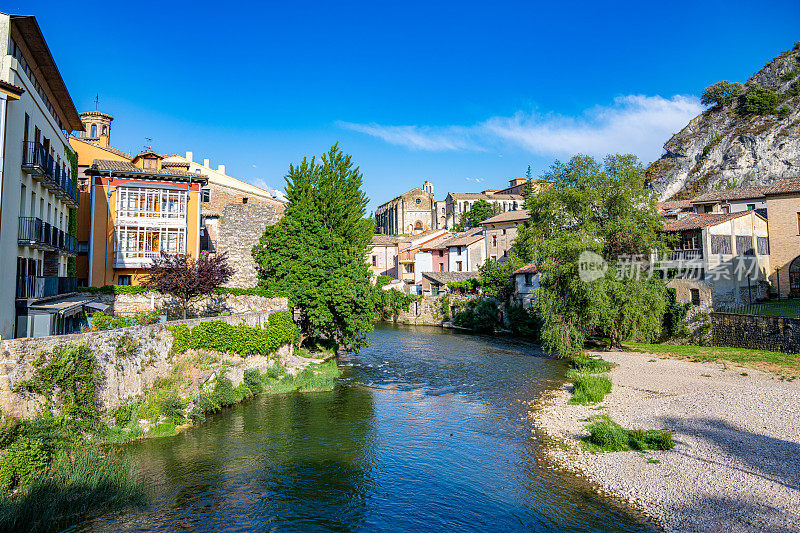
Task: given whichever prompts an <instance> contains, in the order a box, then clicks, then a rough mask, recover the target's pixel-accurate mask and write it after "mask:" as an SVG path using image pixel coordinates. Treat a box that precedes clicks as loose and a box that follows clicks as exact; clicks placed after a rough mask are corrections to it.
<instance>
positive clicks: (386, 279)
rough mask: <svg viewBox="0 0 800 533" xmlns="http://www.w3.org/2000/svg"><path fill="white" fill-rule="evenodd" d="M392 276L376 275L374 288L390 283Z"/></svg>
mask: <svg viewBox="0 0 800 533" xmlns="http://www.w3.org/2000/svg"><path fill="white" fill-rule="evenodd" d="M393 279H394V278H393V277H391V276H378V277H377V278H375V288H376V289H380V288H382V287H383V286H384V285H386V284H388V283H391V282H392V280H393Z"/></svg>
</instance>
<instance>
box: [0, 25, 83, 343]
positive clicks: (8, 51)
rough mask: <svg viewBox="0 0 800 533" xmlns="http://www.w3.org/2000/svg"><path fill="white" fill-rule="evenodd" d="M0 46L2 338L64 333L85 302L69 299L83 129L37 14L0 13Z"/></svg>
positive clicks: (0, 316)
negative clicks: (73, 148)
mask: <svg viewBox="0 0 800 533" xmlns="http://www.w3.org/2000/svg"><path fill="white" fill-rule="evenodd" d="M0 46H2V49H3V50H4V52H3V56H2V63H0V163H1V164H0V169H2V170H0V172H1V173H2V174H0V190H1V191H2V197H0V230H1V231H0V272H2V274H3V278H4V279H3V283H1V284H0V337H2V338H9V337H12V336H15V335H16V336H23V337H24V336H34V335H47V334H50V333H64V332H69V331H72V330H73V329H74V328H75V327H76V325H77V318H76V317H80V316H82V311H83V304H84V303H86V302H84V301H82V300H80V299H79V298H77V299H73V300H69V298H67V297H66V294H68V293H72V292H74V291H75V287H76V285H75V277H74V276H70V275H69V272H68V267H69V265H70V261H69V258H70V257H73V256H74V255H75V253H76V249H77V241H76V239H75V238H74V237H73V236H72V235H70V234H69V220H70V209H75V208H77V207H78V201H79V200H78V199H79V195H78V190H77V184H76V183H75V176H74V175H73V171H72V165H71V163H70V158H69V156H68V155H67V153H68V152H67V150H68V141H67V136H68V134H69V132H71V131H73V130H82V129H83V126H82V124H81V120H80V117H79V116H78V112H77V110H76V109H75V105H74V104H73V102H72V98H71V97H70V95H69V91H68V90H67V87H66V85H65V84H64V80H63V79H62V78H61V74H60V73H59V71H58V67H57V66H56V63H55V60H54V59H53V57H52V56H51V55H50V52H49V49H48V47H47V43H46V42H45V40H44V38H43V37H42V32H41V30H40V28H39V25H38V23H37V22H36V19H35V18H34V17H32V16H19V15H8V14H5V13H0ZM70 153H71V152H70ZM59 296H62V298H61V299H60V300H56V299H57V298H58V297H59Z"/></svg>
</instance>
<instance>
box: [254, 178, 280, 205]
mask: <svg viewBox="0 0 800 533" xmlns="http://www.w3.org/2000/svg"><path fill="white" fill-rule="evenodd" d="M251 183H252V184H253V185H255V186H256V187H261V188H262V189H264V190H265V191H268V192H269V193H270V194H271V195H272V196H274V197H276V198H278V199H279V200H285V199H286V195H285V194H284V193H283V191H279V190H278V189H273V188H272V187H270V186H269V185H267V182H266V181H264V179H263V178H254V179H253V180H252V181H251Z"/></svg>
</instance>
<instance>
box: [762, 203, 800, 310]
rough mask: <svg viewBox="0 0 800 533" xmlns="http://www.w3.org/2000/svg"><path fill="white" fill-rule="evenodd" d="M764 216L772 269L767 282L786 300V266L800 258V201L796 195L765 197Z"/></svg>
mask: <svg viewBox="0 0 800 533" xmlns="http://www.w3.org/2000/svg"><path fill="white" fill-rule="evenodd" d="M767 212H768V213H769V220H768V221H767V222H768V224H769V252H770V256H769V262H770V266H771V268H772V273H771V275H770V281H771V282H772V284H773V286H775V287H778V286H779V285H780V294H781V296H788V295H789V265H790V264H791V262H792V261H793V260H794V259H795V258H796V257H798V256H800V228H798V212H800V200H798V197H797V195H795V194H783V195H775V196H773V195H770V196H768V197H767ZM779 282H780V283H779Z"/></svg>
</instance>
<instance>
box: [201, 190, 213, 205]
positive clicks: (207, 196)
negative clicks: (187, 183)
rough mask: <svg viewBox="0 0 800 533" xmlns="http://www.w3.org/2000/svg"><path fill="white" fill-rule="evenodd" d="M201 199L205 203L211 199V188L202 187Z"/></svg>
mask: <svg viewBox="0 0 800 533" xmlns="http://www.w3.org/2000/svg"><path fill="white" fill-rule="evenodd" d="M200 194H201V200H202V202H203V203H204V204H207V203H208V202H210V201H211V190H210V189H202V190H201V191H200Z"/></svg>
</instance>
